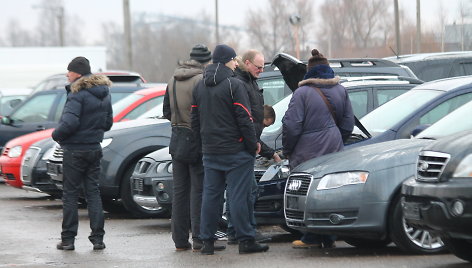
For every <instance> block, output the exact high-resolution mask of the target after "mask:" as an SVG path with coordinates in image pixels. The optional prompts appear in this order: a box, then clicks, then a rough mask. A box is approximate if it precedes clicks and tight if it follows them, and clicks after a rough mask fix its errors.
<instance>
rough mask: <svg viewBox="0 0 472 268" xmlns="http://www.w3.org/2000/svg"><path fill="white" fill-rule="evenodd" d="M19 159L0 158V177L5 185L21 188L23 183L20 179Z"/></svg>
mask: <svg viewBox="0 0 472 268" xmlns="http://www.w3.org/2000/svg"><path fill="white" fill-rule="evenodd" d="M20 166H21V158H20V157H17V158H9V157H7V156H3V155H2V156H1V157H0V176H1V177H2V178H3V179H4V180H5V182H6V183H7V184H9V185H10V186H13V187H17V188H21V187H22V186H23V182H22V181H21V179H20Z"/></svg>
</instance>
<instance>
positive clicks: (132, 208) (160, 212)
mask: <svg viewBox="0 0 472 268" xmlns="http://www.w3.org/2000/svg"><path fill="white" fill-rule="evenodd" d="M136 164H137V160H136V161H135V162H133V164H131V165H130V166H129V167H128V168H127V169H126V172H125V174H124V175H123V177H122V178H121V185H120V195H121V202H122V203H123V206H124V207H125V209H126V211H127V212H128V213H130V214H131V215H132V216H133V217H135V218H154V217H166V216H168V215H169V211H168V210H167V209H165V208H163V207H160V206H159V207H147V206H140V205H139V204H137V203H136V202H135V201H134V200H133V196H132V193H131V185H130V178H131V175H132V173H133V170H134V166H135V165H136Z"/></svg>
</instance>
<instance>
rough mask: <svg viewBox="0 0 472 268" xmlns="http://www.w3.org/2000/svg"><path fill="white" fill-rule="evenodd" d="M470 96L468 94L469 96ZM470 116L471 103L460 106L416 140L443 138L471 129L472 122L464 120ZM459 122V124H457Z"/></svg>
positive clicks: (471, 112)
mask: <svg viewBox="0 0 472 268" xmlns="http://www.w3.org/2000/svg"><path fill="white" fill-rule="evenodd" d="M469 95H470V94H469ZM471 114H472V101H469V102H467V103H466V104H464V105H462V106H461V107H459V108H458V109H456V110H455V111H454V112H452V113H450V114H448V115H446V116H445V117H443V118H442V119H440V120H439V121H438V122H436V123H434V124H433V125H431V126H430V127H428V128H427V129H425V130H424V131H422V132H421V133H420V134H418V136H416V137H417V138H423V137H435V138H439V137H444V136H447V135H450V134H453V133H458V132H460V131H464V130H470V129H472V120H465V119H466V118H469V116H470V115H471ZM458 122H460V124H458Z"/></svg>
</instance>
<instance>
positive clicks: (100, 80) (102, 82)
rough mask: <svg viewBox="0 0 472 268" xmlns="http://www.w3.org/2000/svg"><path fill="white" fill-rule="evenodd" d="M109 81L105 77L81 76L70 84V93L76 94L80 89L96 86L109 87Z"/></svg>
mask: <svg viewBox="0 0 472 268" xmlns="http://www.w3.org/2000/svg"><path fill="white" fill-rule="evenodd" d="M111 84H112V83H111V81H110V79H109V78H108V77H107V76H106V75H100V74H92V75H87V76H83V77H81V78H79V79H77V80H76V81H75V82H73V83H72V84H71V87H70V91H71V92H72V93H77V92H79V91H80V90H82V89H90V88H92V87H96V86H107V87H109V86H111Z"/></svg>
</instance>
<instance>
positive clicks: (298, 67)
mask: <svg viewBox="0 0 472 268" xmlns="http://www.w3.org/2000/svg"><path fill="white" fill-rule="evenodd" d="M272 65H275V66H277V68H279V71H280V73H281V74H282V77H283V78H284V81H285V83H286V84H287V86H288V87H289V88H290V89H291V90H292V92H294V91H295V90H296V89H297V88H298V82H300V81H301V80H303V76H305V73H306V64H305V63H303V62H301V61H300V60H299V59H297V58H295V57H293V56H291V55H289V54H286V53H278V54H276V55H275V57H274V59H273V60H272ZM354 118H355V125H356V127H358V128H359V129H360V130H361V131H362V133H363V134H364V135H366V137H367V138H370V137H372V135H371V134H370V133H369V131H367V129H366V128H365V127H364V126H363V125H362V123H361V122H360V121H359V119H357V117H355V116H354Z"/></svg>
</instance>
